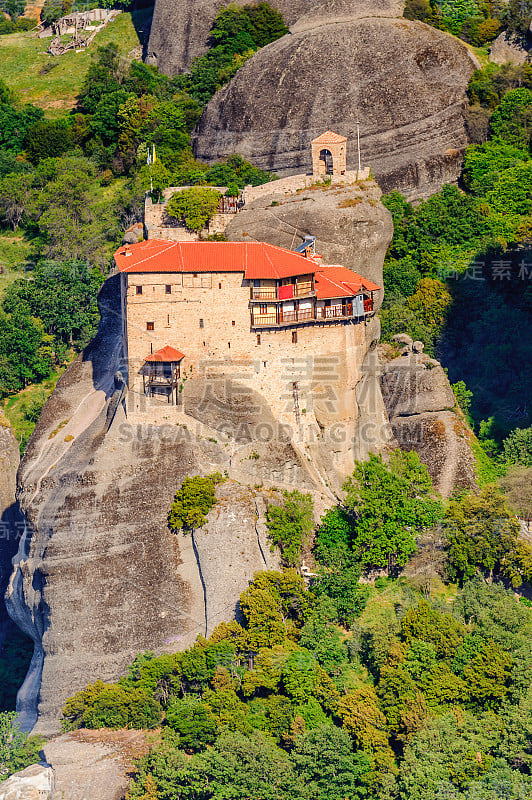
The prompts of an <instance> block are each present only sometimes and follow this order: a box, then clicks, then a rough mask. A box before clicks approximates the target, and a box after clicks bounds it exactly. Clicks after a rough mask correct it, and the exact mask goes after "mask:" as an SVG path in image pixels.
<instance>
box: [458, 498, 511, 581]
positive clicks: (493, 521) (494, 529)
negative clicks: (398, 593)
mask: <svg viewBox="0 0 532 800" xmlns="http://www.w3.org/2000/svg"><path fill="white" fill-rule="evenodd" d="M518 533H519V523H518V522H517V520H516V519H515V518H514V517H513V515H512V514H511V513H510V511H509V510H508V508H507V507H506V505H505V502H504V497H503V495H502V494H501V493H500V491H498V490H496V489H495V488H493V487H489V486H488V487H485V488H484V489H482V490H481V491H480V493H479V494H478V495H467V496H466V497H463V498H461V499H458V500H452V501H451V502H450V504H449V508H448V510H447V513H446V516H445V535H446V540H447V548H448V562H447V571H448V573H449V576H450V577H451V579H454V580H456V579H459V580H464V579H465V578H470V577H471V576H472V575H474V574H475V572H476V571H477V569H479V570H482V571H483V572H484V573H485V574H487V575H488V576H489V578H490V579H491V578H492V576H493V575H497V574H504V572H505V569H504V559H505V557H506V556H508V554H509V553H511V552H512V551H513V550H514V549H515V547H516V545H517V535H518Z"/></svg>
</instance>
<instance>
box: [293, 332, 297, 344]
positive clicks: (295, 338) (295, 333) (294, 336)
mask: <svg viewBox="0 0 532 800" xmlns="http://www.w3.org/2000/svg"><path fill="white" fill-rule="evenodd" d="M292 344H297V331H292Z"/></svg>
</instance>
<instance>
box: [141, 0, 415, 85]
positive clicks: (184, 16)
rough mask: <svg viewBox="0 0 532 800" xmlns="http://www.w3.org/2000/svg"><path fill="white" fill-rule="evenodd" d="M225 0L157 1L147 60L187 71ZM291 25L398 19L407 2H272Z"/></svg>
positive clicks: (242, 1) (245, 0) (243, 1)
mask: <svg viewBox="0 0 532 800" xmlns="http://www.w3.org/2000/svg"><path fill="white" fill-rule="evenodd" d="M258 2H260V0H251V1H250V0H236V3H235V4H236V5H256V4H257V3H258ZM226 5H227V3H226V2H225V0H180V2H179V3H176V2H175V1H174V0H155V8H154V12H153V21H152V25H151V30H150V38H149V42H148V54H147V61H148V62H149V63H151V64H155V65H156V66H158V67H159V69H160V70H161V72H165V73H166V74H167V75H175V74H176V73H178V72H183V71H184V70H186V69H187V68H188V67H190V65H191V64H192V62H193V60H194V59H195V58H197V57H198V56H201V55H203V54H204V53H205V52H206V51H207V49H208V47H209V32H210V29H211V26H212V23H213V21H214V18H215V16H216V14H217V13H218V11H219V10H220V9H221V8H222V7H223V6H226ZM270 5H271V6H272V7H273V8H276V9H277V10H278V11H280V12H281V14H282V15H283V19H284V21H285V23H286V24H287V25H288V26H294V25H295V28H294V29H295V30H305V29H306V28H307V27H308V26H309V25H310V26H312V27H313V26H314V25H315V24H316V22H317V21H319V20H323V19H328V20H329V21H330V20H331V19H337V20H338V21H346V20H348V19H357V18H358V17H364V16H373V17H376V16H397V17H400V16H401V15H402V13H403V8H404V0H361V1H360V2H356V0H271V2H270Z"/></svg>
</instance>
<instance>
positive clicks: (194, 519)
mask: <svg viewBox="0 0 532 800" xmlns="http://www.w3.org/2000/svg"><path fill="white" fill-rule="evenodd" d="M222 480H223V478H222V476H221V474H220V473H219V472H214V473H213V474H212V475H206V476H205V477H202V476H201V475H195V476H194V477H191V476H189V477H186V478H185V480H184V481H183V483H182V485H181V488H180V489H178V491H177V492H176V496H175V498H174V501H173V503H172V505H171V506H170V511H169V513H168V525H169V527H170V530H172V531H174V532H175V533H177V532H178V531H180V530H185V531H193V530H194V529H195V528H201V527H202V525H205V523H206V521H207V514H208V513H209V511H210V510H211V509H212V508H214V506H215V504H216V484H217V483H220V482H221V481H222Z"/></svg>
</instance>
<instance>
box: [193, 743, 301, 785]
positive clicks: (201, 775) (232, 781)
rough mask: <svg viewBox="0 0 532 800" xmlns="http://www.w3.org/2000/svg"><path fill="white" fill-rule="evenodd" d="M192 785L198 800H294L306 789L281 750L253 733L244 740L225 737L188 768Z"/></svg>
mask: <svg viewBox="0 0 532 800" xmlns="http://www.w3.org/2000/svg"><path fill="white" fill-rule="evenodd" d="M191 773H192V782H193V785H194V786H195V787H196V792H197V796H198V797H201V798H202V800H210V799H211V798H212V800H215V798H220V799H221V798H227V800H229V798H230V797H233V798H248V797H249V798H251V797H253V798H256V800H281V798H282V799H283V800H296V798H305V797H306V788H305V786H304V784H303V783H302V781H301V780H300V779H299V778H298V777H297V775H296V774H295V772H294V768H293V766H292V763H291V761H290V759H289V757H288V756H287V754H286V753H285V752H283V750H281V749H280V748H278V747H276V745H275V744H274V743H273V742H272V741H271V739H270V738H269V737H267V736H265V735H264V734H262V733H260V732H258V731H256V732H255V733H253V734H252V735H251V736H249V737H246V736H244V735H243V734H241V733H239V732H234V733H226V734H223V735H222V736H220V737H219V738H218V740H217V741H216V744H215V745H214V747H212V748H209V749H208V750H206V751H205V752H203V753H200V754H199V755H198V756H197V757H196V759H195V760H194V761H193V762H192V765H191Z"/></svg>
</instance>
